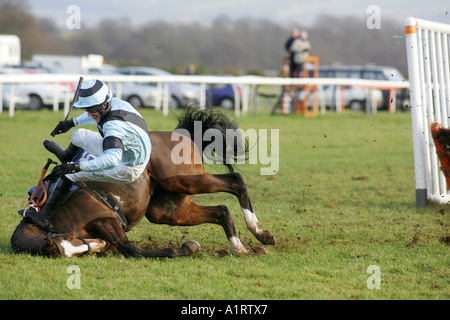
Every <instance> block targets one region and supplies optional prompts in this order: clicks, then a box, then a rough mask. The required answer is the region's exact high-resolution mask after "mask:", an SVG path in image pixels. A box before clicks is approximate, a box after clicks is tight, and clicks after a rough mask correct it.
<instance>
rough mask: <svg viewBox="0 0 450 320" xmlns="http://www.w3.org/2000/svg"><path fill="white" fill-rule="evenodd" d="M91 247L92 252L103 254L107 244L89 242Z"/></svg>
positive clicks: (103, 242)
mask: <svg viewBox="0 0 450 320" xmlns="http://www.w3.org/2000/svg"><path fill="white" fill-rule="evenodd" d="M86 241H87V240H86ZM87 242H89V241H87ZM89 246H90V247H91V251H92V252H102V250H103V249H104V248H105V246H106V242H105V241H103V240H100V242H96V241H93V242H89Z"/></svg>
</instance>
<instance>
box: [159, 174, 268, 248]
mask: <svg viewBox="0 0 450 320" xmlns="http://www.w3.org/2000/svg"><path fill="white" fill-rule="evenodd" d="M158 182H159V183H160V184H161V185H162V186H163V188H164V189H166V190H169V191H174V192H182V193H186V194H199V193H216V192H228V193H231V194H233V195H235V196H236V197H237V198H238V200H239V204H240V205H241V209H242V213H243V214H244V218H245V222H246V224H247V228H248V230H249V231H250V232H251V233H253V235H254V236H255V237H256V238H257V239H258V240H259V241H260V242H261V243H262V244H268V245H274V244H275V242H276V241H275V237H274V236H273V235H272V233H271V232H270V231H268V230H263V229H262V226H261V223H260V222H259V221H258V218H257V217H256V214H255V212H254V211H253V208H252V204H251V202H250V198H249V196H248V192H247V187H246V186H245V183H244V180H243V179H242V176H241V175H240V174H239V173H228V174H215V175H213V174H209V173H204V174H200V175H194V176H192V175H188V176H176V177H173V178H167V179H163V180H160V181H158Z"/></svg>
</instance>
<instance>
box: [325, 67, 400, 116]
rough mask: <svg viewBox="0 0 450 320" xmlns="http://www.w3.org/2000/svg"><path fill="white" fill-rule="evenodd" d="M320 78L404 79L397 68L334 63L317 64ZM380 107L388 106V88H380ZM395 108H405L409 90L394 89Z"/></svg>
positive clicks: (385, 107)
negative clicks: (327, 64)
mask: <svg viewBox="0 0 450 320" xmlns="http://www.w3.org/2000/svg"><path fill="white" fill-rule="evenodd" d="M319 77H320V78H354V79H370V80H387V81H406V80H405V78H404V77H403V75H402V74H401V73H400V71H398V70H397V69H395V68H393V67H386V66H370V65H369V66H361V65H336V66H319ZM382 94H383V102H382V105H381V106H380V108H381V109H387V108H388V106H389V90H382ZM396 102H397V106H396V107H397V109H405V108H406V107H407V106H408V105H409V90H408V89H401V90H396Z"/></svg>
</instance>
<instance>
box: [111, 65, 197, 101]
mask: <svg viewBox="0 0 450 320" xmlns="http://www.w3.org/2000/svg"><path fill="white" fill-rule="evenodd" d="M117 71H118V72H120V73H121V74H126V75H154V76H169V75H173V74H172V73H169V72H167V71H164V70H161V69H157V68H150V67H124V68H119V69H118V70H117ZM147 85H149V86H154V87H156V83H147ZM169 92H170V95H171V101H170V103H169V105H170V107H171V108H186V107H193V106H198V105H199V103H200V88H199V86H197V85H194V84H192V83H176V82H171V83H169Z"/></svg>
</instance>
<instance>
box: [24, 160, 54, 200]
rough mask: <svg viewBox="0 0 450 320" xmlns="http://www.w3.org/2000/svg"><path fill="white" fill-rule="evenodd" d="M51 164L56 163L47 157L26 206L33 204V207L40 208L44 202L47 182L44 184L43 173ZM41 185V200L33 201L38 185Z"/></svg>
mask: <svg viewBox="0 0 450 320" xmlns="http://www.w3.org/2000/svg"><path fill="white" fill-rule="evenodd" d="M51 164H57V163H56V162H55V161H53V160H52V159H50V158H48V159H47V163H46V164H45V166H44V168H43V169H42V172H41V177H40V179H39V182H38V185H37V186H36V189H34V192H33V194H32V195H31V197H30V199H29V200H28V204H27V208H28V207H30V206H33V207H35V208H38V209H40V208H41V206H42V205H43V204H44V203H45V201H47V196H48V194H47V188H48V185H49V183H47V187H46V186H45V185H44V177H45V174H46V173H47V170H48V167H49V166H50V165H51ZM41 186H42V189H43V190H44V194H43V197H42V200H41V201H39V202H38V203H35V201H34V200H33V199H34V197H35V196H36V194H37V192H38V190H39V187H41Z"/></svg>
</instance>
